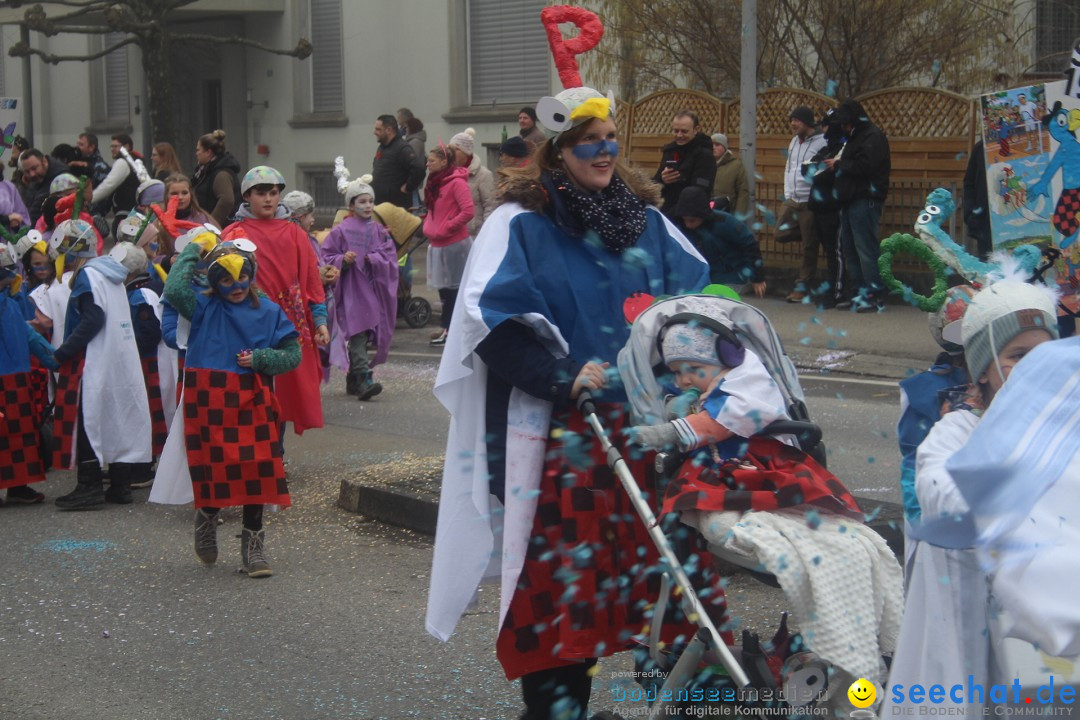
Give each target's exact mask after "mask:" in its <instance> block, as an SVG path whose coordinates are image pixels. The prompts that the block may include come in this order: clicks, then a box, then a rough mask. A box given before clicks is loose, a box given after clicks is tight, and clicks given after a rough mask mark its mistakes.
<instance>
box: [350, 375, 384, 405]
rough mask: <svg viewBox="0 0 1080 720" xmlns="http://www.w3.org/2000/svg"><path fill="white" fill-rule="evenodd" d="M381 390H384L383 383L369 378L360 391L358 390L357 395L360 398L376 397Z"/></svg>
mask: <svg viewBox="0 0 1080 720" xmlns="http://www.w3.org/2000/svg"><path fill="white" fill-rule="evenodd" d="M381 392H382V385H380V384H379V383H377V382H372V381H371V380H368V381H367V382H365V383H364V384H363V385H361V386H360V392H358V393H357V394H356V396H357V397H358V398H359V399H360V400H370V399H371V398H373V397H375V396H376V395H378V394H379V393H381Z"/></svg>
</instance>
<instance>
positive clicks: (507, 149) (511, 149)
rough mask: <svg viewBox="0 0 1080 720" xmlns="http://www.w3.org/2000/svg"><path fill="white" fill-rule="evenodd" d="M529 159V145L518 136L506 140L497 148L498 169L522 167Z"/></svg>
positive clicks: (530, 154) (530, 153) (530, 151)
mask: <svg viewBox="0 0 1080 720" xmlns="http://www.w3.org/2000/svg"><path fill="white" fill-rule="evenodd" d="M531 157H532V150H531V148H530V147H529V144H528V143H527V142H525V140H523V139H522V138H521V136H519V135H515V136H514V137H511V138H507V139H506V142H504V143H503V144H502V145H501V146H500V147H499V167H524V166H526V165H528V164H529V159H530V158H531Z"/></svg>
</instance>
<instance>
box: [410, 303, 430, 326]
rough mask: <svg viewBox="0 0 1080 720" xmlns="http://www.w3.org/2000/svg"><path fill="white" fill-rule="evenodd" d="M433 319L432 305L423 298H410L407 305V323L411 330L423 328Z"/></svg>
mask: <svg viewBox="0 0 1080 720" xmlns="http://www.w3.org/2000/svg"><path fill="white" fill-rule="evenodd" d="M430 319H431V303H429V302H428V301H427V300H425V299H424V298H422V297H414V298H409V301H408V302H407V303H406V304H405V322H406V323H407V324H408V325H409V327H411V328H422V327H424V326H425V325H427V324H428V320H430Z"/></svg>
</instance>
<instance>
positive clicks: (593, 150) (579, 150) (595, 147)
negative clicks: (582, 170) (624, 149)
mask: <svg viewBox="0 0 1080 720" xmlns="http://www.w3.org/2000/svg"><path fill="white" fill-rule="evenodd" d="M570 152H572V153H574V157H576V158H578V159H579V160H592V159H593V158H594V157H596V156H597V155H600V154H601V153H607V154H608V155H610V156H611V157H613V158H614V157H618V156H619V143H618V142H617V141H615V140H601V141H600V142H596V143H592V144H589V145H575V146H574V147H572V148H570Z"/></svg>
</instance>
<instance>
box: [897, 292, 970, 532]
mask: <svg viewBox="0 0 1080 720" xmlns="http://www.w3.org/2000/svg"><path fill="white" fill-rule="evenodd" d="M974 295H975V288H973V287H971V286H970V285H957V286H955V287H952V288H949V290H948V292H947V293H946V297H945V304H944V305H942V306H941V309H940V310H938V311H937V312H935V313H931V314H930V334H931V335H933V336H934V340H936V341H937V343H938V345H940V346H941V349H942V352H941V354H939V355H938V356H937V359H936V360H935V361H934V364H933V365H932V366H931V367H930V369H929V370H924V371H922V372H921V373H918V374H916V375H912V376H911V377H908V378H904V379H903V380H901V381H900V421H899V422H898V423H897V426H896V440H897V442H898V443H899V445H900V455H901V460H900V490H901V492H902V494H903V500H904V517H905V519H906V521H907V522H917V521H918V519H919V516H920V515H921V511H920V509H919V501H918V499H917V498H916V497H915V452H916V450H918V448H919V445H920V443H922V441H923V440H925V439H926V436H927V435H928V434H929V433H930V428H932V427H933V426H934V423H936V422H937V421H938V420H939V419H941V416H942V415H943V414H944V413H945V412H948V410H949V407H948V404H947V403H946V402H943V401H944V400H945V398H944V397H942V396H943V394H947V393H949V391H955V390H958V391H960V392H964V393H966V390H967V384H968V382H969V381H968V374H967V368H965V367H964V348H963V347H962V346H961V345H959V344H958V343H956V342H950V341H949V340H947V339H946V338H945V337H944V330H945V328H946V327H947V326H948V325H950V324H951V323H959V322H960V320H961V318H962V317H963V316H964V311H965V310H967V306H968V303H969V302H970V301H971V298H972V297H973V296H974ZM954 327H959V325H956V326H954ZM907 544H908V545H910V544H911V542H910V540H909V542H908V543H907Z"/></svg>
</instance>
